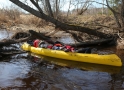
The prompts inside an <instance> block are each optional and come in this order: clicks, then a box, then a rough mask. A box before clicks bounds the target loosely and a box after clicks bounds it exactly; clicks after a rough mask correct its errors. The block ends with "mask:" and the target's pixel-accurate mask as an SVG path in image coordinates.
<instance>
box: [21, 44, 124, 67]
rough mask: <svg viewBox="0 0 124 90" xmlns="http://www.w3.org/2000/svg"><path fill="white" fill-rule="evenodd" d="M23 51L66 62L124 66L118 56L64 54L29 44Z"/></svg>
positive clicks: (23, 47)
mask: <svg viewBox="0 0 124 90" xmlns="http://www.w3.org/2000/svg"><path fill="white" fill-rule="evenodd" d="M22 49H23V50H25V51H30V52H32V53H36V54H40V55H44V56H49V57H54V58H60V59H65V60H72V61H79V62H87V63H95V64H103V65H111V66H122V62H121V59H120V58H119V57H118V56H117V55H116V54H108V55H99V54H86V53H74V52H64V51H62V50H51V49H44V48H35V47H33V46H30V45H29V44H27V43H24V44H23V45H22Z"/></svg>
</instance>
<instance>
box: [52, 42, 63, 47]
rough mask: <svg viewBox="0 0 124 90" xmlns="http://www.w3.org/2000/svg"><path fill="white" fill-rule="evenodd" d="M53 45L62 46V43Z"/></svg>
mask: <svg viewBox="0 0 124 90" xmlns="http://www.w3.org/2000/svg"><path fill="white" fill-rule="evenodd" d="M54 46H57V47H61V46H62V44H59V43H58V44H55V45H54Z"/></svg>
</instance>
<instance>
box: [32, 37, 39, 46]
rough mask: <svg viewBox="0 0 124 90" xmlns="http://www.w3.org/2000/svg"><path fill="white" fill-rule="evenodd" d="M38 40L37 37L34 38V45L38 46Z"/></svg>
mask: <svg viewBox="0 0 124 90" xmlns="http://www.w3.org/2000/svg"><path fill="white" fill-rule="evenodd" d="M39 42H40V40H39V39H36V40H34V42H33V45H34V47H38V44H39Z"/></svg>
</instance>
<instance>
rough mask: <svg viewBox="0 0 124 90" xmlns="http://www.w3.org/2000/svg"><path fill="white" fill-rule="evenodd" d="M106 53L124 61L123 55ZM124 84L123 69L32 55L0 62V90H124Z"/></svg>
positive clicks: (17, 55) (12, 57)
mask: <svg viewBox="0 0 124 90" xmlns="http://www.w3.org/2000/svg"><path fill="white" fill-rule="evenodd" d="M107 50H112V51H114V52H116V53H117V54H118V55H119V56H120V57H121V59H122V61H123V60H124V53H123V52H122V51H118V52H117V51H116V50H114V49H113V48H108V49H107ZM107 50H105V51H107ZM123 82H124V67H123V66H122V67H113V66H104V65H96V64H88V63H79V62H74V61H72V62H70V61H66V60H62V59H56V58H50V57H45V56H40V57H39V56H38V55H34V54H31V53H23V54H15V55H11V56H7V57H4V58H3V59H1V62H0V89H1V90H124V83H123Z"/></svg>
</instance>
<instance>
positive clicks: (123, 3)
mask: <svg viewBox="0 0 124 90" xmlns="http://www.w3.org/2000/svg"><path fill="white" fill-rule="evenodd" d="M116 2H118V4H119V5H117V6H116V9H115V6H113V7H111V6H110V4H109V1H108V0H106V3H107V7H108V8H109V9H110V10H111V11H112V13H113V15H114V17H115V21H116V23H117V26H118V28H120V30H119V31H124V0H116ZM112 4H113V3H112Z"/></svg>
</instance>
